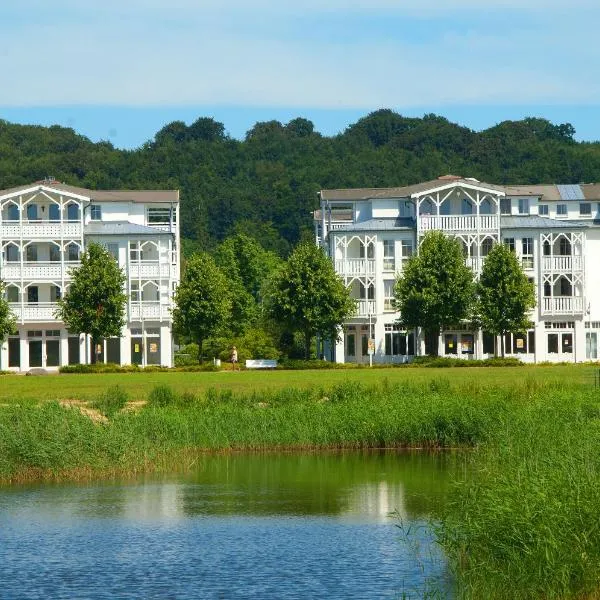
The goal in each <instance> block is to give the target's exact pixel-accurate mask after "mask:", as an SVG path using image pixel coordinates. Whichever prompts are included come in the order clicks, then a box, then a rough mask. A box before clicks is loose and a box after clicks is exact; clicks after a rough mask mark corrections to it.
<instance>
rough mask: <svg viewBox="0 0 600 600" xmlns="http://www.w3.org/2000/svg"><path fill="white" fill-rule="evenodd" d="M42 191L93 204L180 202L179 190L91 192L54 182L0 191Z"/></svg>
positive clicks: (12, 193) (2, 193)
mask: <svg viewBox="0 0 600 600" xmlns="http://www.w3.org/2000/svg"><path fill="white" fill-rule="evenodd" d="M40 190H44V191H46V192H50V193H52V192H55V193H56V192H58V193H60V192H63V193H65V194H72V195H74V196H79V197H83V198H86V199H89V200H90V201H92V202H94V201H96V202H140V203H144V204H151V203H173V202H179V190H89V189H87V188H82V187H77V186H74V185H68V184H66V183H60V182H58V181H54V180H48V181H47V180H44V181H37V182H34V183H28V184H26V185H20V186H17V187H13V188H8V189H6V190H0V198H1V197H5V196H16V195H18V194H20V193H29V192H31V193H34V192H36V191H40Z"/></svg>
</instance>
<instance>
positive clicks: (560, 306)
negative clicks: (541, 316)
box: [543, 296, 583, 315]
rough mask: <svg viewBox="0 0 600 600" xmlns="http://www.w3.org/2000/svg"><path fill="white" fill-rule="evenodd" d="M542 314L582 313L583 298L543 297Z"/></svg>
mask: <svg viewBox="0 0 600 600" xmlns="http://www.w3.org/2000/svg"><path fill="white" fill-rule="evenodd" d="M543 312H544V313H545V314H551V315H564V314H575V313H582V312H583V298H582V297H575V296H554V297H549V296H545V297H544V303H543Z"/></svg>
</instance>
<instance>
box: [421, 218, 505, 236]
mask: <svg viewBox="0 0 600 600" xmlns="http://www.w3.org/2000/svg"><path fill="white" fill-rule="evenodd" d="M417 225H418V229H419V230H420V231H422V232H425V231H433V230H441V231H481V232H484V233H487V232H489V233H497V232H498V228H499V226H500V222H499V220H498V215H419V217H418V220H417Z"/></svg>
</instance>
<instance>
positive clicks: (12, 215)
mask: <svg viewBox="0 0 600 600" xmlns="http://www.w3.org/2000/svg"><path fill="white" fill-rule="evenodd" d="M7 220H8V221H18V220H19V207H18V206H17V205H16V204H9V205H8V219H7Z"/></svg>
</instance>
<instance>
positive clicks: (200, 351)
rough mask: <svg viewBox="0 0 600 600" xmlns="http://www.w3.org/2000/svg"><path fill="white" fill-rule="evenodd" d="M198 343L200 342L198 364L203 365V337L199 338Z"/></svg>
mask: <svg viewBox="0 0 600 600" xmlns="http://www.w3.org/2000/svg"><path fill="white" fill-rule="evenodd" d="M196 343H197V344H198V364H199V365H201V364H202V360H203V359H202V340H201V339H197V340H196Z"/></svg>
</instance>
